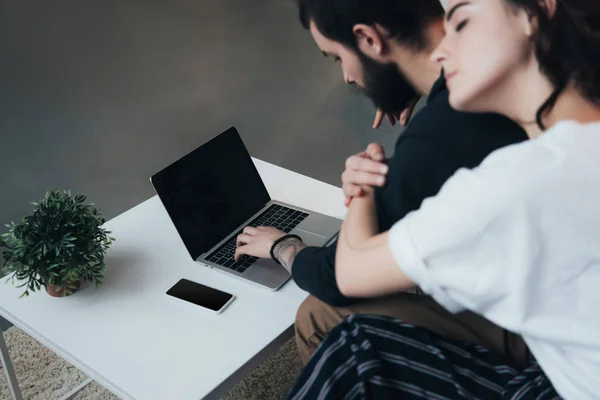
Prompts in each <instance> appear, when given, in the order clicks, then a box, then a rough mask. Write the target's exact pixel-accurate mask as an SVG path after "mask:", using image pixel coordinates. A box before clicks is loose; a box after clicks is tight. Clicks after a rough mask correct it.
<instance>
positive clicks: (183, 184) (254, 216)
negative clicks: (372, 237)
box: [150, 127, 341, 290]
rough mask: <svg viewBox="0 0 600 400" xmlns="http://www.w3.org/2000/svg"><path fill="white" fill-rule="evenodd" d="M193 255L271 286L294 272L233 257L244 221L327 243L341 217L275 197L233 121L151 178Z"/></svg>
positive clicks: (316, 243) (267, 261)
mask: <svg viewBox="0 0 600 400" xmlns="http://www.w3.org/2000/svg"><path fill="white" fill-rule="evenodd" d="M150 181H151V182H152V185H153V186H154V189H155V190H156V192H157V193H158V196H159V197H160V200H161V201H162V204H163V205H164V207H165V209H166V210H167V213H168V214H169V216H170V218H171V220H172V221H173V224H174V225H175V228H176V229H177V232H178V233H179V235H180V236H181V239H182V240H183V243H184V244H185V247H186V248H187V251H188V252H189V254H190V256H191V257H192V259H194V260H195V261H197V262H198V263H201V264H204V265H206V266H209V267H211V268H214V269H217V270H219V271H222V272H226V273H228V274H231V275H233V276H236V277H238V278H241V279H245V280H247V281H249V282H252V283H255V284H258V285H261V286H263V287H266V288H268V289H271V290H277V289H279V288H280V287H281V286H282V285H283V284H284V283H285V282H286V281H287V280H288V279H289V278H290V274H289V273H288V272H287V271H286V269H285V268H284V267H282V266H281V265H279V264H277V263H276V262H274V261H273V260H271V259H257V258H255V257H249V256H244V257H242V259H240V260H238V261H237V262H236V261H235V260H234V253H235V249H236V239H237V236H238V235H239V234H241V233H242V230H243V229H244V228H245V227H246V226H273V227H275V228H277V229H280V230H282V231H284V232H287V233H290V234H296V235H298V236H300V237H301V238H302V240H303V241H304V243H305V244H307V245H308V246H324V245H325V244H327V243H328V242H329V241H330V239H332V238H333V237H334V236H335V235H336V234H337V233H338V231H339V229H340V225H341V221H340V220H339V219H336V218H332V217H329V216H326V215H323V214H319V213H316V212H314V211H310V210H306V209H303V208H301V207H296V206H294V205H290V204H285V203H282V202H280V201H276V200H273V199H271V197H270V196H269V193H268V192H267V189H266V187H265V185H264V183H263V181H262V179H261V178H260V175H259V174H258V171H257V170H256V167H255V166H254V162H253V161H252V158H251V157H250V154H249V153H248V150H247V149H246V146H244V143H243V142H242V138H241V137H240V135H239V134H238V131H237V130H236V129H235V128H234V127H232V128H230V129H228V130H226V131H225V132H223V133H221V134H220V135H219V136H217V137H215V138H214V139H212V140H211V141H209V142H208V143H206V144H204V145H203V146H201V147H199V148H197V149H196V150H194V151H192V152H191V153H189V154H188V155H186V156H184V157H183V158H181V159H180V160H178V161H176V162H174V163H173V164H171V165H169V166H168V167H166V168H165V169H163V170H162V171H160V172H158V173H157V174H155V175H154V176H152V178H150Z"/></svg>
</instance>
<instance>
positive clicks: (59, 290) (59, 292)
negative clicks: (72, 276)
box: [46, 279, 81, 297]
mask: <svg viewBox="0 0 600 400" xmlns="http://www.w3.org/2000/svg"><path fill="white" fill-rule="evenodd" d="M66 285H68V286H75V288H74V289H69V290H70V291H71V292H70V293H68V294H66V295H64V296H63V293H64V291H65V286H64V285H63V286H60V287H59V286H56V285H46V292H47V293H48V294H49V295H50V296H52V297H65V296H70V295H72V294H73V293H75V292H76V291H78V290H79V287H80V286H81V279H80V280H78V281H74V282H73V281H67V283H66Z"/></svg>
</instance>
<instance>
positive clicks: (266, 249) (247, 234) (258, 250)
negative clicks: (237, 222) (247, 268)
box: [235, 226, 285, 261]
mask: <svg viewBox="0 0 600 400" xmlns="http://www.w3.org/2000/svg"><path fill="white" fill-rule="evenodd" d="M282 236H285V232H282V231H280V230H278V229H275V228H271V227H265V226H259V227H257V228H253V227H251V226H247V227H245V228H244V232H243V233H242V234H241V235H239V236H238V237H237V249H236V250H235V260H236V261H237V260H239V259H240V257H241V256H242V255H248V256H253V257H258V258H271V254H270V251H271V247H273V243H275V241H276V240H277V239H279V238H281V237H282Z"/></svg>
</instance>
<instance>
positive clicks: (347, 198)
mask: <svg viewBox="0 0 600 400" xmlns="http://www.w3.org/2000/svg"><path fill="white" fill-rule="evenodd" d="M351 202H352V198H351V197H346V198H345V199H344V206H345V207H346V208H348V207H350V203H351Z"/></svg>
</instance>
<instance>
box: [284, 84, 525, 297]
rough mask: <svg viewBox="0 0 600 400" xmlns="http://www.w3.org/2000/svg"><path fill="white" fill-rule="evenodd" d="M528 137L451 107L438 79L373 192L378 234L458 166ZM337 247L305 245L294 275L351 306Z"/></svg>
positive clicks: (504, 123) (495, 118) (502, 121)
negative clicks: (339, 278) (340, 277)
mask: <svg viewBox="0 0 600 400" xmlns="http://www.w3.org/2000/svg"><path fill="white" fill-rule="evenodd" d="M525 139H527V136H526V134H525V132H524V131H523V130H522V129H521V128H520V127H519V126H518V125H516V124H515V123H513V122H512V121H510V120H508V119H507V118H504V117H502V116H499V115H495V114H468V113H462V112H458V111H455V110H453V109H452V108H451V107H450V104H449V103H448V90H447V89H446V82H445V80H444V78H443V77H442V78H440V79H438V80H437V81H436V83H435V84H434V85H433V88H432V89H431V92H430V94H429V97H428V99H427V105H426V106H425V107H424V108H423V109H422V110H421V111H420V112H419V113H418V114H417V115H416V116H415V117H414V118H413V119H412V120H411V122H410V124H408V126H407V127H406V129H405V130H404V133H403V134H402V135H400V137H399V138H398V141H397V142H396V149H395V152H394V156H393V157H392V159H391V160H390V163H389V170H388V174H387V177H386V182H387V183H386V185H385V186H384V187H383V188H380V189H377V190H376V191H375V204H376V208H377V216H378V221H379V230H380V232H385V231H387V230H389V229H390V228H391V227H392V225H394V224H395V223H396V222H398V221H399V220H401V219H402V218H403V217H404V216H405V215H406V214H408V213H409V212H411V211H413V210H417V209H418V208H419V207H420V206H421V203H422V202H423V200H425V199H426V198H428V197H431V196H435V195H436V194H437V193H438V192H439V191H440V189H441V188H442V185H443V184H444V182H446V181H447V180H448V178H450V177H451V176H452V175H454V173H455V172H456V171H457V170H458V169H460V168H474V167H476V166H478V165H479V164H480V163H481V162H482V161H483V160H484V159H485V158H486V157H487V156H488V155H489V154H490V153H491V152H493V151H494V150H496V149H499V148H501V147H504V146H507V145H510V144H513V143H518V142H521V141H523V140H525ZM336 248H337V242H336V243H333V244H332V245H331V246H329V247H324V248H319V247H307V248H305V249H303V250H302V251H300V252H299V253H298V255H297V256H296V258H295V260H294V263H293V265H292V275H293V278H294V280H295V281H296V284H297V285H298V286H300V287H301V288H302V289H304V290H306V291H307V292H309V293H310V294H312V295H313V296H315V297H317V298H318V299H320V300H322V301H324V302H325V303H328V304H330V305H333V306H347V305H349V304H351V303H352V302H353V300H354V299H352V298H349V297H346V296H344V295H343V294H342V293H340V291H339V289H338V287H337V283H336V280H335V252H336Z"/></svg>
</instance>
